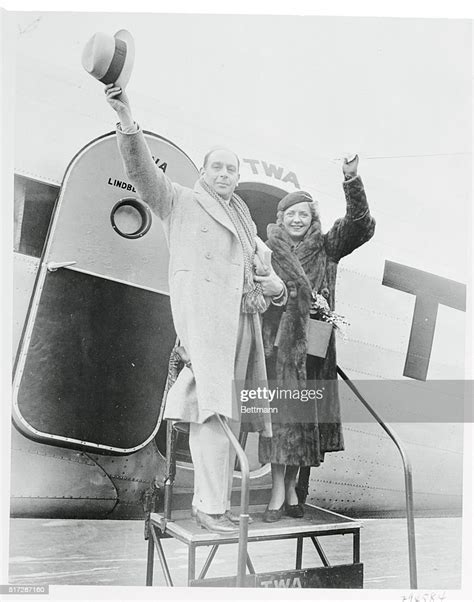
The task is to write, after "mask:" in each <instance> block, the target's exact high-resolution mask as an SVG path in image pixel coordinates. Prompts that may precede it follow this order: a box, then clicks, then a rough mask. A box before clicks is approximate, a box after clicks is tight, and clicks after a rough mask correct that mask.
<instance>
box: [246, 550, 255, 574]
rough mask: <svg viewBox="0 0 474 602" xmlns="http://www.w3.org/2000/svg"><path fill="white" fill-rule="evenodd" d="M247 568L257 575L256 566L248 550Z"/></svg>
mask: <svg viewBox="0 0 474 602" xmlns="http://www.w3.org/2000/svg"><path fill="white" fill-rule="evenodd" d="M247 568H248V570H249V573H250V574H251V575H255V569H254V566H253V564H252V561H251V560H250V556H249V553H248V552H247Z"/></svg>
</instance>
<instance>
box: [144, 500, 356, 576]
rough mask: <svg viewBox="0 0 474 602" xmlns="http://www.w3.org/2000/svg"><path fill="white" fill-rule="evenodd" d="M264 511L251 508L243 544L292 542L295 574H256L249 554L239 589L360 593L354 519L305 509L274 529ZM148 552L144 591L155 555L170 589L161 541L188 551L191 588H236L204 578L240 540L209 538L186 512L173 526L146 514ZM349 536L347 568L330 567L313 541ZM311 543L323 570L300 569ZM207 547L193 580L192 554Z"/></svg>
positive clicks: (213, 535)
mask: <svg viewBox="0 0 474 602" xmlns="http://www.w3.org/2000/svg"><path fill="white" fill-rule="evenodd" d="M264 508H265V507H264V506H257V507H254V508H250V512H251V514H252V518H253V522H252V524H251V525H249V527H248V537H247V541H248V543H254V542H268V541H280V540H290V539H292V540H295V542H296V546H295V556H294V568H289V569H287V570H280V571H273V572H258V567H254V565H253V563H252V560H251V558H250V555H249V553H248V552H247V553H246V565H247V570H248V573H247V574H246V575H245V577H244V581H243V583H242V585H241V586H242V587H265V588H268V587H270V588H273V587H301V588H318V587H319V588H362V587H363V564H362V563H361V562H360V528H361V524H360V523H359V522H357V521H356V520H354V519H351V518H348V517H346V516H342V515H341V514H336V513H335V512H331V511H329V510H324V509H322V508H319V507H317V506H312V505H310V504H305V516H304V518H300V519H294V518H285V517H283V518H282V519H281V520H279V521H278V522H276V523H265V522H263V521H262V515H263V510H264ZM148 528H149V549H148V562H147V585H152V584H153V569H154V552H155V550H156V552H157V554H158V557H159V560H160V564H161V568H162V570H163V574H164V577H165V580H166V583H167V585H168V586H173V581H172V576H171V573H170V570H169V567H168V564H167V561H166V557H165V553H164V550H163V547H162V545H161V540H162V539H164V538H168V537H173V538H175V539H177V540H178V541H181V542H182V543H183V544H185V545H186V546H188V577H187V585H188V586H190V587H235V586H236V585H237V577H236V576H235V575H233V576H228V577H217V578H206V575H207V573H208V570H209V568H210V566H211V564H212V561H213V559H214V557H215V555H216V553H217V551H218V549H219V547H220V546H221V545H228V544H237V543H239V534H238V533H236V534H235V535H219V534H216V533H210V532H209V531H206V530H205V529H202V528H201V527H200V526H199V525H197V524H196V522H195V520H194V519H193V518H192V517H191V515H190V511H189V510H188V511H179V512H174V513H173V520H170V519H166V518H165V517H164V515H163V514H157V513H151V514H150V518H149V523H148ZM337 535H350V536H352V563H350V564H339V565H331V564H330V563H329V561H328V558H327V557H326V555H325V553H324V550H323V548H322V546H321V543H320V542H319V539H318V538H322V537H328V536H337ZM305 539H306V540H308V539H309V540H310V542H311V543H312V544H313V545H314V548H315V552H317V556H318V557H319V560H320V562H319V564H322V566H313V567H307V568H303V567H302V560H303V543H304V540H305ZM202 546H207V547H210V551H209V554H208V556H207V559H206V560H205V562H204V564H203V566H202V568H201V570H200V572H199V575H198V576H197V577H196V571H197V566H196V551H197V549H198V548H199V547H202Z"/></svg>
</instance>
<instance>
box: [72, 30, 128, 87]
mask: <svg viewBox="0 0 474 602" xmlns="http://www.w3.org/2000/svg"><path fill="white" fill-rule="evenodd" d="M134 59H135V42H134V40H133V36H132V34H131V33H130V32H129V31H127V30H126V29H120V31H117V33H116V34H115V35H113V36H111V35H110V34H107V33H102V32H98V33H95V34H94V35H93V36H92V38H91V39H90V40H89V41H88V42H87V44H86V45H85V47H84V50H83V52H82V66H83V67H84V69H85V70H86V71H87V73H90V74H91V75H92V76H93V77H95V78H96V79H98V80H99V81H100V82H102V83H103V84H113V83H115V84H116V85H117V86H120V87H121V88H125V86H126V85H127V83H128V80H129V79H130V75H131V74H132V69H133V61H134Z"/></svg>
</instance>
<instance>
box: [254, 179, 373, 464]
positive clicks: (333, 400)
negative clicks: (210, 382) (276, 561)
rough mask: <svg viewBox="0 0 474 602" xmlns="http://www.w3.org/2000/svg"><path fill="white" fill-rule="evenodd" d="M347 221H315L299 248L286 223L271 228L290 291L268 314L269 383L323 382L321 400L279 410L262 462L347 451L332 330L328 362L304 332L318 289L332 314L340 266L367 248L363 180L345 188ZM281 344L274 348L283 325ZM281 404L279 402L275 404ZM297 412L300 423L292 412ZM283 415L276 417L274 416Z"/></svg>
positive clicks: (369, 230)
mask: <svg viewBox="0 0 474 602" xmlns="http://www.w3.org/2000/svg"><path fill="white" fill-rule="evenodd" d="M343 186H344V192H345V196H346V202H347V212H346V215H345V216H344V217H343V218H341V219H338V220H336V222H335V223H334V225H333V226H332V228H331V229H330V230H329V231H328V232H327V233H326V234H323V233H322V232H321V223H320V220H319V217H316V219H314V220H313V222H312V224H311V226H310V228H309V230H308V231H307V233H306V234H305V237H304V238H303V240H302V241H301V242H300V243H298V244H296V245H295V244H294V243H293V242H292V240H291V238H290V237H289V235H288V233H287V232H286V230H285V228H284V226H283V225H277V224H270V225H269V226H268V231H267V233H268V241H267V245H268V246H269V247H270V248H271V249H272V251H273V255H272V263H273V267H274V269H275V271H276V273H277V274H278V275H279V276H280V278H282V280H283V281H284V282H285V284H286V285H287V287H288V291H289V299H288V303H287V305H286V308H281V307H276V306H271V307H270V308H269V309H268V310H267V312H266V313H265V314H264V315H263V342H264V347H265V355H266V358H267V372H268V379H269V381H270V383H271V384H274V385H277V386H279V387H281V388H284V389H304V388H306V387H307V384H308V388H315V387H316V388H319V386H318V385H317V384H316V383H314V382H311V381H322V380H323V381H325V382H324V383H322V386H324V395H323V399H321V400H319V401H309V402H307V403H305V404H303V403H301V402H298V403H299V405H298V407H296V406H295V402H294V401H293V402H292V404H293V407H292V408H290V406H289V405H286V406H284V404H279V410H280V411H279V414H272V421H273V441H272V446H271V452H270V451H269V454H268V457H266V458H264V461H267V462H275V463H277V464H290V465H297V466H318V465H319V463H320V462H321V461H322V460H324V454H325V452H331V451H339V450H342V449H344V441H343V435H342V426H341V415H340V403H339V395H338V388H337V363H336V345H335V337H334V332H333V333H332V335H331V339H330V342H329V348H328V352H327V355H326V358H317V357H313V356H307V355H306V350H307V337H306V331H307V326H308V321H309V319H310V318H309V309H310V305H311V294H312V291H313V290H314V291H316V292H319V293H320V294H322V295H323V296H324V297H325V298H326V300H327V301H328V304H329V306H330V308H331V309H334V306H335V299H334V294H335V287H336V274H337V265H338V262H339V260H340V259H341V258H342V257H344V256H345V255H348V254H349V253H351V252H352V251H353V250H354V249H356V248H357V247H359V246H360V245H362V244H363V243H365V242H367V241H368V240H369V239H370V238H371V237H372V235H373V233H374V228H375V221H374V219H373V218H372V217H371V215H370V213H369V209H368V205H367V199H366V196H365V192H364V188H363V185H362V180H361V179H360V177H359V176H356V177H355V178H352V179H351V180H348V181H346V182H344V185H343ZM280 322H281V329H280V342H279V346H278V347H274V342H275V337H276V333H277V331H278V328H279V326H280ZM274 405H275V404H274ZM294 410H296V411H297V412H298V414H297V416H298V418H297V422H296V420H295V418H294V416H292V417H291V418H289V416H290V414H289V412H291V411H294ZM276 416H278V419H276V418H275V417H276Z"/></svg>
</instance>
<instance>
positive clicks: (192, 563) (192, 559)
mask: <svg viewBox="0 0 474 602" xmlns="http://www.w3.org/2000/svg"><path fill="white" fill-rule="evenodd" d="M211 553H212V552H211ZM195 578H196V548H195V547H194V546H193V544H191V545H190V546H189V549H188V585H191V581H193V579H195Z"/></svg>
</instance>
